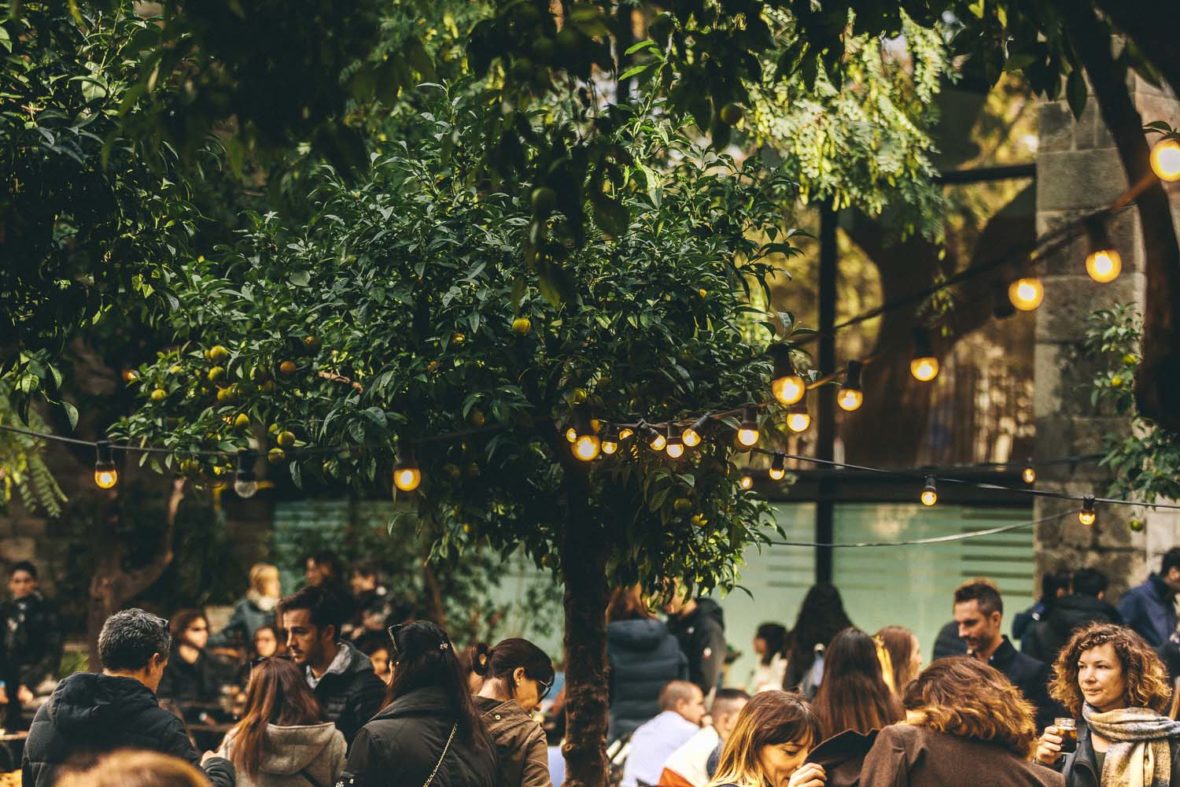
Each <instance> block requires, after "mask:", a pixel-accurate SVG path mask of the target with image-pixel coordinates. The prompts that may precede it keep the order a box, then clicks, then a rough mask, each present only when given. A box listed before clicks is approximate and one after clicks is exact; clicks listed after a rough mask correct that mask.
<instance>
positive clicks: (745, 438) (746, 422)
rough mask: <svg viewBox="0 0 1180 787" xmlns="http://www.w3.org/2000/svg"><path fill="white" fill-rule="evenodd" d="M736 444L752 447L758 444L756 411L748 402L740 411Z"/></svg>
mask: <svg viewBox="0 0 1180 787" xmlns="http://www.w3.org/2000/svg"><path fill="white" fill-rule="evenodd" d="M737 441H738V444H740V445H742V446H744V447H746V448H753V447H754V446H756V445H758V411H757V410H756V409H755V408H754V405H752V404H748V405H746V406H745V408H744V409H743V411H742V423H741V425H740V426H739V427H738V431H737Z"/></svg>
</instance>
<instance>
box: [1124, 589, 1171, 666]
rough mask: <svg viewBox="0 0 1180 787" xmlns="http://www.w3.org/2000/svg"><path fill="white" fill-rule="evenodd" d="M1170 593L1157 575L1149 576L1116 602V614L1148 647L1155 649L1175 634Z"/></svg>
mask: <svg viewBox="0 0 1180 787" xmlns="http://www.w3.org/2000/svg"><path fill="white" fill-rule="evenodd" d="M1172 596H1173V593H1172V590H1171V588H1169V587H1168V585H1167V583H1165V582H1164V580H1163V578H1162V577H1161V576H1160V575H1159V574H1154V573H1153V574H1152V575H1151V576H1149V577H1148V578H1147V581H1146V582H1144V583H1143V584H1142V585H1138V586H1136V587H1133V588H1131V589H1130V590H1128V591H1127V592H1126V593H1124V594H1123V597H1122V598H1121V599H1119V614H1120V615H1122V616H1123V621H1124V622H1125V623H1126V624H1127V625H1128V626H1130V627H1131V628H1133V629H1135V631H1136V632H1138V634H1139V636H1141V637H1143V639H1145V640H1146V641H1147V644H1148V645H1151V646H1152V647H1153V648H1158V647H1160V646H1161V645H1163V644H1164V643H1165V642H1167V641H1168V637H1170V636H1172V632H1174V631H1175V630H1176V609H1175V607H1173V606H1172Z"/></svg>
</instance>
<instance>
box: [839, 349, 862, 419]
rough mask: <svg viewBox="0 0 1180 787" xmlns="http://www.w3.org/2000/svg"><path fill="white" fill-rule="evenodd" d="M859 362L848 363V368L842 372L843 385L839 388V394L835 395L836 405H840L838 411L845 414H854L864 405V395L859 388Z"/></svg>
mask: <svg viewBox="0 0 1180 787" xmlns="http://www.w3.org/2000/svg"><path fill="white" fill-rule="evenodd" d="M861 366H862V364H861V362H860V361H849V362H848V368H847V369H846V370H845V372H844V384H843V385H842V386H840V391H839V393H837V394H836V404H838V405H840V409H841V410H844V411H845V412H849V413H851V412H854V411H856V410H859V409H860V406H861V405H862V404H864V401H865V394H864V391H863V390H862V389H861V387H860V370H861Z"/></svg>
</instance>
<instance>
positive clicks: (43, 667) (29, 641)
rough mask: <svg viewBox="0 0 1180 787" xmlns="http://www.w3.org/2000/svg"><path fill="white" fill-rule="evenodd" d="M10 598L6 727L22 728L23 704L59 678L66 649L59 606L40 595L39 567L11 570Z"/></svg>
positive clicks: (2, 611)
mask: <svg viewBox="0 0 1180 787" xmlns="http://www.w3.org/2000/svg"><path fill="white" fill-rule="evenodd" d="M8 593H9V597H8V600H7V601H5V602H4V604H3V605H2V606H0V619H2V620H3V625H4V635H3V644H4V660H5V661H6V662H7V665H6V667H7V668H6V670H5V674H4V675H3V678H4V681H5V683H6V684H7V685H6V687H5V693H6V694H7V696H8V704H7V706H6V708H5V710H6V716H5V722H4V726H5V727H6V728H7V729H9V730H23V729H24V728H25V725H24V720H23V718H22V717H21V706H27V705H29V704H31V703H32V702H33V700H34V699H35V698H36V695H37V687H39V686H40V685H41V684H42V683H46V682H51V681H54V680H55V679H56V678H57V670H58V667H60V666H61V655H62V649H63V640H62V626H61V621H60V619H59V618H58V616H57V609H56V607H55V606H54V605H53V603H52V602H51V601H49V600H48V599H47V598H45V596H43V595H42V594H41V582H40V580H39V579H38V576H37V567H36V566H35V565H33V564H32V563H30V562H29V561H27V560H20V561H17V562H16V563H13V564H12V566H11V567H10V568H9V569H8Z"/></svg>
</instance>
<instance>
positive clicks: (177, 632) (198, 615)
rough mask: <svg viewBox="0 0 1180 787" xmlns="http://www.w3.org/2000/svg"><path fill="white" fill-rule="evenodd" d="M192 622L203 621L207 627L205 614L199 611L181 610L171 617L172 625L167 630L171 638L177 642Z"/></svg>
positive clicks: (207, 622) (207, 619)
mask: <svg viewBox="0 0 1180 787" xmlns="http://www.w3.org/2000/svg"><path fill="white" fill-rule="evenodd" d="M194 620H203V621H205V625H206V626H208V625H209V618H207V617H205V613H204V612H202V611H201V610H199V609H182V610H180V611H179V612H177V613H176V614H175V615H173V616H172V625H171V627H170V628H169V631H170V632H171V634H172V638H173V639H174V640H176V641H177V642H179V641H180V638H181V637H183V636H184V632H186V631H188V627H189V626H191V625H192V624H193V621H194Z"/></svg>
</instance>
